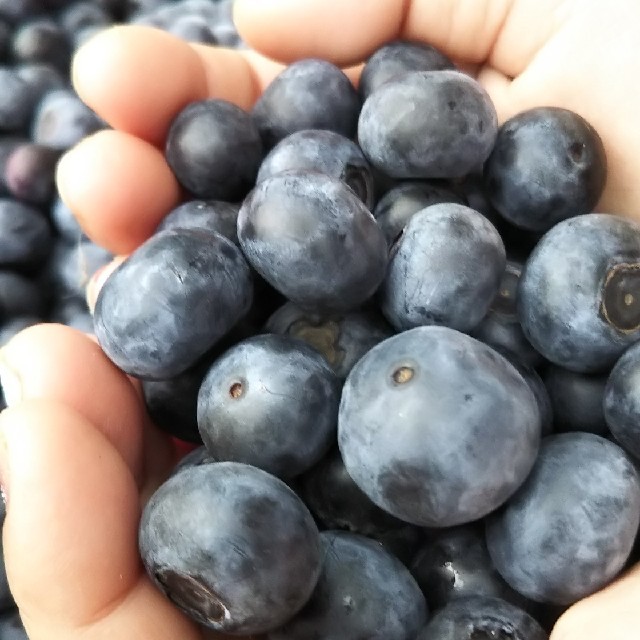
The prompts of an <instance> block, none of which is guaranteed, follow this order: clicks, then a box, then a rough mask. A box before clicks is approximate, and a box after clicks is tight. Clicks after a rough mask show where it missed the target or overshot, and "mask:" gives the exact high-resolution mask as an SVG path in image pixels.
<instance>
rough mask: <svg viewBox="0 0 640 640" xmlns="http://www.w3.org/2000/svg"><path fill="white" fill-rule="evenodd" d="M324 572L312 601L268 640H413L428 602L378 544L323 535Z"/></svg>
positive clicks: (423, 620) (334, 533) (336, 533)
mask: <svg viewBox="0 0 640 640" xmlns="http://www.w3.org/2000/svg"><path fill="white" fill-rule="evenodd" d="M320 540H321V544H322V557H323V564H322V573H321V574H320V578H319V580H318V584H317V586H316V588H315V590H314V592H313V594H312V595H311V598H310V599H309V601H308V602H307V604H306V605H305V606H304V607H303V609H302V610H301V611H300V612H299V613H298V614H297V615H296V616H295V617H294V618H293V619H292V620H290V621H289V622H287V623H286V624H285V625H284V626H282V627H280V628H279V629H276V630H275V631H272V632H271V633H269V634H268V636H267V638H268V640H361V639H362V638H366V639H367V640H413V638H415V636H416V634H417V633H418V631H420V629H421V628H422V627H423V626H424V625H425V624H426V622H427V617H428V610H427V602H425V598H424V596H423V595H422V593H421V592H420V588H419V587H418V585H417V584H416V582H415V580H414V579H413V577H412V576H411V574H410V573H409V571H408V570H407V569H406V568H405V567H404V566H403V565H402V563H401V562H400V561H399V560H397V559H396V558H394V557H393V556H392V555H390V554H388V553H387V552H386V551H384V549H382V547H380V545H379V544H377V543H376V542H374V541H372V540H368V539H367V538H365V537H364V536H360V535H357V534H353V533H346V532H344V531H324V532H322V533H321V534H320Z"/></svg>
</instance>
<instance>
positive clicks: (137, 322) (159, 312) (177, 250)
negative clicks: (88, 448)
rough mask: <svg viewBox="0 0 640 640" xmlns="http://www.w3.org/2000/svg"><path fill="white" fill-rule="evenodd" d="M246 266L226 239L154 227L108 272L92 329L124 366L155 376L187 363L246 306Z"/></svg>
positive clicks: (180, 368) (249, 285)
mask: <svg viewBox="0 0 640 640" xmlns="http://www.w3.org/2000/svg"><path fill="white" fill-rule="evenodd" d="M252 290H253V288H252V281H251V272H250V270H249V267H248V265H247V263H246V262H245V260H244V258H243V257H242V254H241V252H240V250H239V249H238V248H237V247H236V246H235V245H234V244H233V243H231V242H230V241H229V240H227V239H226V238H223V237H222V236H221V235H218V234H216V233H213V232H210V231H205V230H202V229H173V230H167V231H162V232H160V233H157V234H155V235H154V236H152V237H151V238H149V239H148V240H147V241H146V242H144V243H143V244H142V245H141V246H140V247H138V249H136V250H135V251H134V252H133V253H132V254H131V255H130V256H129V257H128V258H127V259H126V260H125V261H124V262H123V263H122V264H121V265H120V266H119V267H118V268H117V269H116V270H115V271H114V272H113V273H112V274H111V275H110V276H109V278H108V279H107V281H106V282H105V284H104V286H103V287H102V289H101V290H100V293H99V295H98V299H97V301H96V306H95V311H94V321H95V333H96V337H97V338H98V342H99V343H100V346H101V347H102V349H103V350H104V351H105V353H106V354H107V356H108V357H109V358H111V360H113V362H115V363H116V364H117V365H118V366H119V367H120V368H121V369H122V370H123V371H125V372H126V373H129V374H130V375H135V376H138V377H141V378H149V379H155V380H161V379H165V378H171V377H172V376H175V375H178V374H179V373H181V372H183V371H185V370H186V369H188V368H189V367H190V366H191V365H193V364H194V363H195V362H196V361H197V360H198V359H199V358H200V357H201V356H203V355H204V354H205V353H206V352H207V351H208V350H209V349H210V348H211V347H212V346H213V345H214V344H216V342H217V341H218V340H220V339H221V338H222V337H223V336H224V335H225V334H227V333H228V332H229V331H230V330H231V329H232V328H233V326H234V325H235V324H236V323H237V322H238V321H239V320H240V319H241V318H242V317H243V316H244V315H245V314H246V313H247V311H248V310H249V308H250V306H251V299H252Z"/></svg>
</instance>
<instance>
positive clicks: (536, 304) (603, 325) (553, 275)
mask: <svg viewBox="0 0 640 640" xmlns="http://www.w3.org/2000/svg"><path fill="white" fill-rule="evenodd" d="M517 305H518V317H519V318H520V324H521V326H522V329H523V331H524V334H525V336H526V337H527V339H528V340H529V342H530V343H531V344H532V345H533V347H534V348H535V349H536V350H537V351H539V352H540V353H541V354H542V355H543V356H544V357H545V358H547V360H550V361H551V362H553V363H554V364H557V365H559V366H561V367H564V368H565V369H570V370H571V371H576V372H578V373H597V372H600V371H605V370H607V369H609V368H610V367H612V366H613V364H614V363H615V361H616V360H617V359H618V358H619V357H620V355H622V352H623V351H624V350H625V349H626V348H627V347H628V346H629V345H631V344H632V343H634V342H635V341H636V340H638V338H640V225H639V224H638V223H637V222H633V221H631V220H626V219H623V218H620V217H617V216H614V215H609V214H605V213H590V214H585V215H582V216H576V217H574V218H570V219H568V220H564V221H562V222H559V223H558V224H557V225H555V226H554V227H553V228H552V229H550V230H549V231H548V232H547V233H546V234H545V235H544V236H543V237H542V239H541V240H540V242H538V244H537V245H536V247H535V249H534V250H533V252H532V253H531V255H530V256H529V258H528V260H527V261H526V263H525V266H524V271H523V272H522V275H521V276H520V284H519V288H518V302H517Z"/></svg>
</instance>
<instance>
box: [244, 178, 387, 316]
mask: <svg viewBox="0 0 640 640" xmlns="http://www.w3.org/2000/svg"><path fill="white" fill-rule="evenodd" d="M238 238H239V240H240V245H241V246H242V250H243V251H244V254H245V255H246V256H247V259H248V260H249V262H250V263H251V264H252V265H253V267H254V268H255V269H256V271H258V273H260V274H261V275H262V276H263V277H264V279H265V280H267V282H269V283H270V284H271V285H272V286H273V287H274V288H275V289H277V290H278V291H279V292H280V293H282V294H283V295H284V296H286V297H287V298H288V299H289V300H291V301H292V302H295V303H296V304H298V305H299V306H301V307H303V308H304V309H308V310H311V311H320V312H324V313H327V312H338V311H347V310H350V309H354V308H356V307H358V306H359V305H360V304H361V303H362V302H364V301H365V300H366V299H367V298H369V297H370V296H371V295H373V293H374V292H375V291H376V289H377V288H378V286H379V284H380V283H381V282H382V279H383V277H384V274H385V269H386V266H387V246H386V243H385V240H384V236H383V235H382V232H381V231H380V229H379V227H378V225H377V224H376V222H375V220H374V218H373V216H372V215H371V213H370V212H369V210H368V209H367V208H366V206H365V205H364V204H363V203H362V201H361V200H360V199H359V198H358V197H357V196H356V194H355V193H354V192H353V191H352V190H351V189H350V188H349V187H347V186H346V185H345V184H344V183H343V182H341V181H340V180H338V179H336V178H332V177H330V176H327V175H325V174H322V173H313V172H309V173H307V172H301V173H298V172H291V173H285V174H279V175H276V176H273V177H272V178H268V179H266V180H263V181H262V182H261V183H260V184H258V185H257V186H256V187H255V189H254V190H253V191H252V192H251V194H250V195H249V196H248V197H247V198H246V199H245V201H244V203H243V205H242V207H241V208H240V213H239V215H238Z"/></svg>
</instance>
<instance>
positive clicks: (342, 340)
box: [264, 302, 394, 379]
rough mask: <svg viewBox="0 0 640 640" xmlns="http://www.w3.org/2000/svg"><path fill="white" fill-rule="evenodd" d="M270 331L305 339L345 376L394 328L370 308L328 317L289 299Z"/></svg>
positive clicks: (273, 317) (267, 326)
mask: <svg viewBox="0 0 640 640" xmlns="http://www.w3.org/2000/svg"><path fill="white" fill-rule="evenodd" d="M264 328H265V330H266V331H268V332H270V333H279V334H282V335H288V336H291V337H292V338H298V339H299V340H304V341H305V342H306V343H307V344H310V345H311V346H312V347H314V348H315V349H317V350H318V351H320V353H322V355H323V356H324V357H325V359H326V361H327V362H328V363H329V364H330V365H331V367H332V368H333V370H334V372H335V373H336V375H337V376H338V377H339V378H341V379H344V378H346V377H347V374H348V373H349V371H351V369H352V367H353V365H354V364H355V363H356V362H357V361H358V360H359V359H360V358H361V357H362V356H363V355H364V354H365V353H366V352H367V351H369V349H371V348H372V347H373V346H374V345H376V344H378V343H379V342H382V341H383V340H384V339H385V338H389V337H391V336H392V335H393V333H394V331H393V329H392V328H391V327H390V326H389V325H388V324H387V323H386V322H385V320H384V318H382V317H381V316H380V314H379V313H378V312H376V311H375V310H374V309H371V308H363V309H359V310H357V311H351V312H349V313H345V314H344V315H341V316H331V317H326V316H324V315H322V314H319V313H309V312H305V311H303V310H302V309H300V308H299V307H297V306H296V305H295V304H293V303H292V302H286V303H285V304H284V305H282V306H281V307H280V308H278V309H277V310H276V311H275V313H273V314H272V315H271V316H270V317H269V319H268V320H267V323H266V324H265V327H264Z"/></svg>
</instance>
